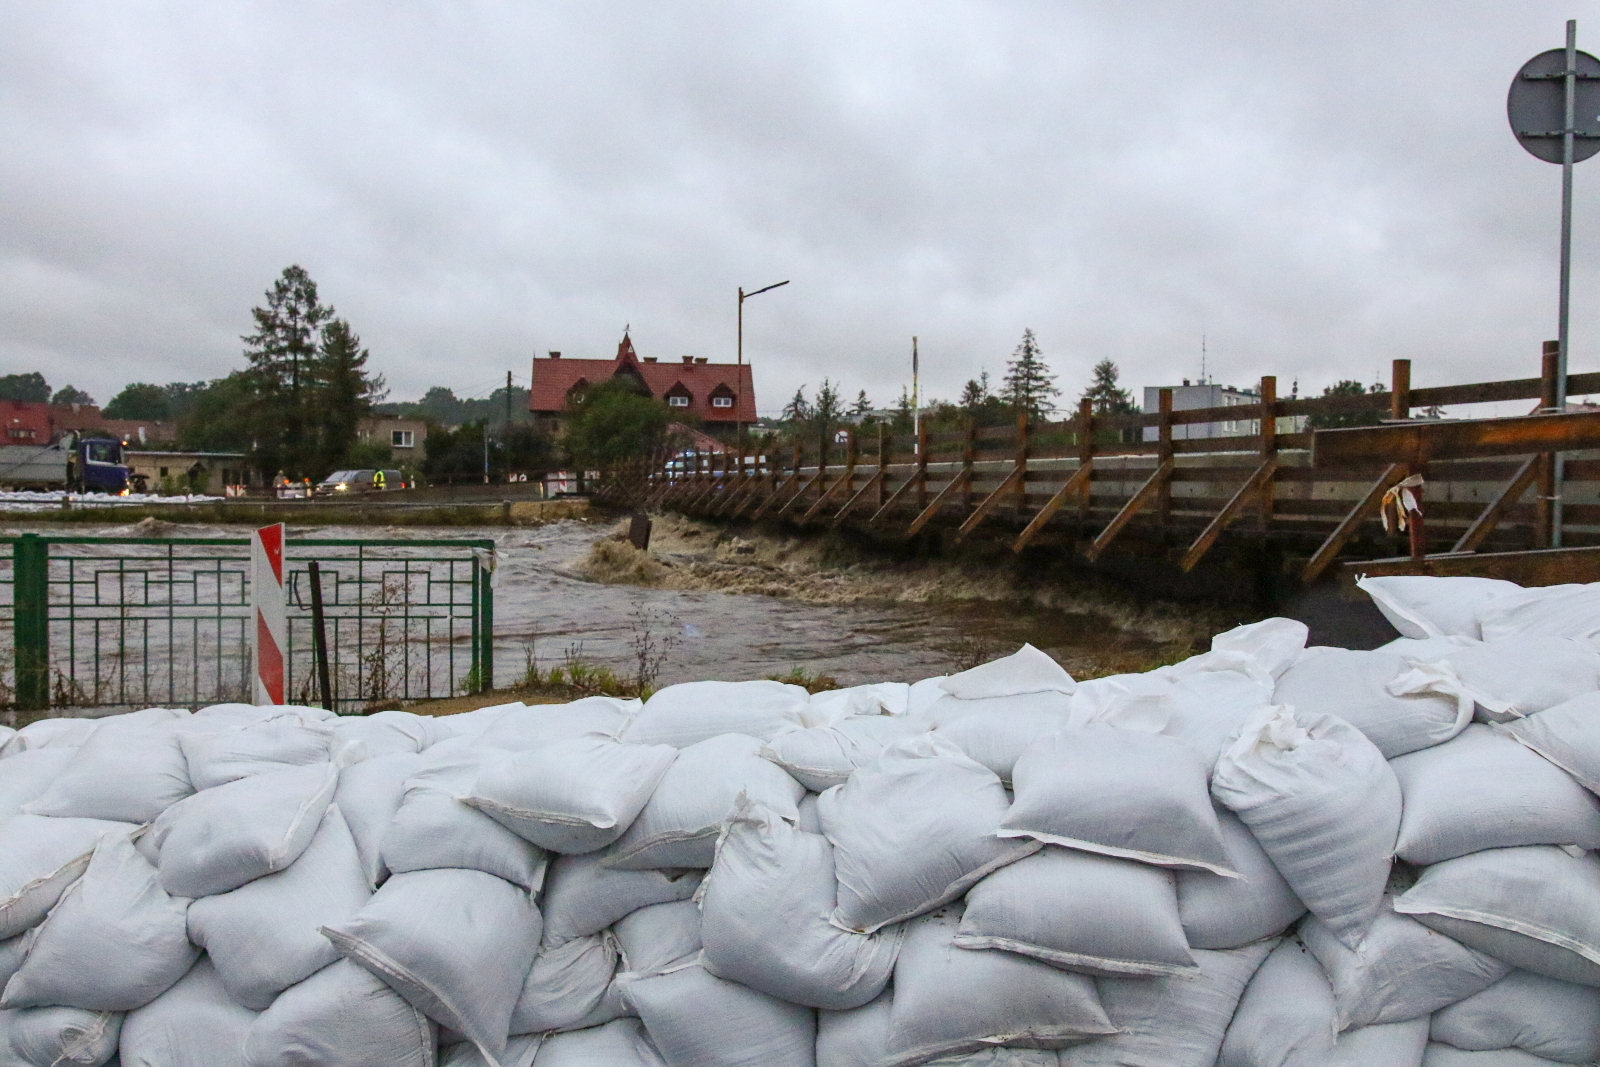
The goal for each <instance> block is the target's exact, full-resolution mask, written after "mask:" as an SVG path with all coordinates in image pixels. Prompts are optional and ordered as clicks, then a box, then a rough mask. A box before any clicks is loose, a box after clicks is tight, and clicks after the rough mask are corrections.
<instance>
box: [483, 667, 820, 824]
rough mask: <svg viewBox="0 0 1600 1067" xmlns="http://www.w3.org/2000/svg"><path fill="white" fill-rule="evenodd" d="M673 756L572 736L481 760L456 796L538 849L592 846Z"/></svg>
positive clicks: (625, 818)
mask: <svg viewBox="0 0 1600 1067" xmlns="http://www.w3.org/2000/svg"><path fill="white" fill-rule="evenodd" d="M707 684H709V683H707ZM663 692H665V690H663ZM802 692H803V690H802ZM635 722H637V720H635ZM691 743H692V742H691ZM677 758H678V751H677V749H675V748H673V747H671V746H670V745H662V744H632V743H628V744H624V743H621V742H617V741H612V740H610V739H608V738H604V737H599V736H596V735H587V736H584V737H576V738H571V739H569V740H566V741H557V742H554V743H553V744H550V745H546V746H545V747H544V748H542V749H538V750H537V751H533V752H516V753H513V754H511V755H510V756H507V757H505V758H503V759H500V760H498V761H496V762H494V763H491V764H489V765H487V766H485V767H484V769H483V771H482V772H481V773H480V774H479V775H478V778H477V781H476V783H475V784H474V785H473V787H472V793H471V795H470V796H467V797H464V798H463V799H464V800H465V801H466V802H467V803H468V804H471V805H472V806H473V807H475V808H477V809H478V810H480V811H482V812H484V813H485V814H486V815H488V816H490V817H491V818H493V819H494V820H495V821H497V822H499V823H501V824H502V825H504V826H505V827H506V828H508V829H510V830H512V831H514V832H515V833H517V834H519V835H520V836H522V837H523V838H525V839H527V840H528V841H531V842H533V843H534V844H535V845H538V846H539V847H541V848H547V849H549V850H550V851H552V852H562V853H568V854H582V853H584V852H593V851H595V850H596V849H599V848H604V847H605V846H606V845H609V844H611V843H612V842H613V841H615V840H617V838H619V837H621V836H622V835H623V833H624V832H625V831H626V830H627V829H628V826H629V825H630V824H631V823H632V822H633V820H634V818H635V817H636V816H637V815H638V814H639V812H640V811H641V810H642V809H643V808H644V806H645V803H646V802H647V801H648V800H649V799H650V794H651V793H653V792H654V791H655V788H656V785H657V784H658V783H660V781H661V778H662V776H663V775H665V774H666V773H667V768H669V767H671V766H672V763H673V761H674V760H676V759H677Z"/></svg>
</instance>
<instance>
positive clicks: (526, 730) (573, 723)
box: [475, 697, 642, 752]
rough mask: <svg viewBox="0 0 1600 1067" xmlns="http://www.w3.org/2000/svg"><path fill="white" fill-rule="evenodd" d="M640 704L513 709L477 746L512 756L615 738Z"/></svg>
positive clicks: (589, 701)
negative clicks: (590, 738) (578, 740)
mask: <svg viewBox="0 0 1600 1067" xmlns="http://www.w3.org/2000/svg"><path fill="white" fill-rule="evenodd" d="M641 706H642V705H641V703H640V702H639V701H637V700H620V699H618V698H616V697H584V698H583V699H582V700H574V701H572V702H571V703H570V704H535V705H534V706H533V707H528V706H527V705H524V704H514V705H512V706H511V707H510V708H509V709H508V710H507V712H506V713H505V714H504V715H501V716H499V717H498V718H497V719H495V720H494V722H492V723H490V724H489V725H488V726H487V727H486V728H485V729H484V730H483V732H482V733H480V734H478V736H477V737H476V738H475V742H476V743H477V744H480V745H488V746H489V747H491V748H503V749H506V750H507V751H509V752H531V751H533V750H535V749H540V748H543V747H544V746H546V745H549V744H553V743H554V742H556V741H566V740H569V739H571V738H574V737H582V736H583V735H585V734H602V735H604V736H606V737H612V738H615V737H617V736H619V735H620V734H621V733H622V731H623V729H624V728H625V727H626V726H627V725H628V723H629V722H630V721H632V719H633V716H634V714H635V713H636V712H637V711H638V710H639V708H640V707H641Z"/></svg>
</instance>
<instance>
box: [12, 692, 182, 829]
mask: <svg viewBox="0 0 1600 1067" xmlns="http://www.w3.org/2000/svg"><path fill="white" fill-rule="evenodd" d="M126 718H130V719H131V718H133V717H132V716H127V717H126ZM183 736H185V735H184V734H182V733H180V732H179V731H178V730H177V729H175V728H174V727H173V724H172V723H171V722H166V723H156V724H154V725H148V724H146V723H145V722H127V723H116V722H106V723H104V724H103V725H101V726H100V728H99V729H97V730H95V732H94V733H93V734H91V735H90V736H89V739H88V740H87V741H85V742H84V743H83V747H81V748H79V749H78V751H77V752H76V753H74V754H73V757H72V760H71V762H69V763H68V764H67V765H66V767H65V768H63V769H62V771H61V773H60V774H59V775H57V777H56V779H55V781H53V782H51V783H50V788H48V789H46V790H45V791H44V793H43V795H41V796H39V797H38V798H37V799H35V800H32V801H30V802H29V803H28V804H26V805H24V806H23V809H22V810H23V811H25V812H28V813H31V814H33V815H54V816H56V817H58V818H84V819H116V820H120V821H122V822H135V823H142V822H150V821H151V820H152V819H154V818H155V817H156V816H157V815H160V814H161V813H162V812H163V811H166V810H167V808H169V807H171V806H172V805H173V804H175V803H176V802H178V801H179V800H182V799H183V798H184V797H186V796H188V795H189V794H190V793H193V792H194V787H193V786H192V785H190V784H189V767H188V763H187V762H186V761H185V760H184V758H183V750H182V749H181V748H180V747H179V739H180V738H181V737H183Z"/></svg>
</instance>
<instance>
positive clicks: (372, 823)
mask: <svg viewBox="0 0 1600 1067" xmlns="http://www.w3.org/2000/svg"><path fill="white" fill-rule="evenodd" d="M421 760H422V757H421V756H420V755H418V754H417V753H414V752H392V753H390V754H388V755H384V756H378V757H376V758H368V759H365V760H363V761H361V762H360V763H356V764H352V765H351V766H348V767H345V768H343V769H342V770H340V771H339V786H338V788H337V790H335V792H334V794H333V802H334V803H335V804H337V805H338V806H339V812H340V814H342V815H343V816H344V821H345V825H346V826H348V827H349V828H350V836H351V837H352V838H354V839H355V843H356V851H357V852H358V853H360V854H361V869H362V870H363V871H365V872H366V875H367V881H368V882H369V883H371V884H372V885H373V886H374V887H376V886H377V885H378V884H379V883H380V882H382V881H383V879H384V878H385V877H386V876H387V874H388V868H386V867H384V865H383V836H384V834H385V833H387V832H388V830H389V824H390V823H392V822H394V817H395V815H397V814H398V813H399V811H400V805H401V804H402V803H403V802H404V800H405V796H406V781H407V780H408V779H410V778H411V776H412V775H414V774H416V772H417V771H418V770H420V769H421ZM412 858H416V857H412ZM489 873H493V872H489Z"/></svg>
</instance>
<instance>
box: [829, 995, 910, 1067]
mask: <svg viewBox="0 0 1600 1067" xmlns="http://www.w3.org/2000/svg"><path fill="white" fill-rule="evenodd" d="M893 1010H894V993H893V992H892V991H888V990H885V991H884V992H883V993H882V994H880V995H879V996H878V998H877V999H876V1000H874V1001H872V1002H871V1003H870V1004H863V1005H862V1006H861V1007H859V1008H851V1009H850V1010H849V1011H819V1012H817V1067H878V1062H879V1061H880V1060H882V1059H883V1057H884V1055H885V1054H886V1053H887V1052H888V1049H889V1015H890V1013H891V1012H892V1011H893Z"/></svg>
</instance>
